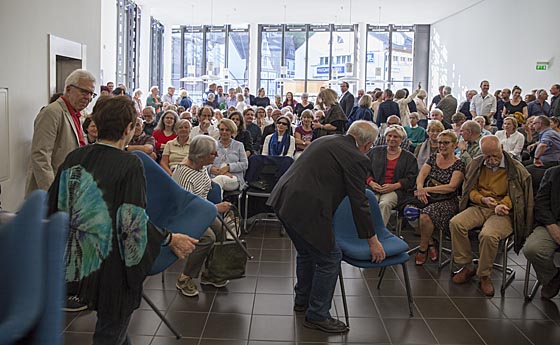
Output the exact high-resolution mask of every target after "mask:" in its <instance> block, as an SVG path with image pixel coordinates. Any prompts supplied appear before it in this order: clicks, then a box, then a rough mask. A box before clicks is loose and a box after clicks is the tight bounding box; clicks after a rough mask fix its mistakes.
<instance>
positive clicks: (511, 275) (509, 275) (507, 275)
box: [492, 237, 515, 296]
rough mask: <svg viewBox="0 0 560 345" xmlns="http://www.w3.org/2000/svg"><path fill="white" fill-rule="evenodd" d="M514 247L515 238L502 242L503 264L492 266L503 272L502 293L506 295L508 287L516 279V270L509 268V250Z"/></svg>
mask: <svg viewBox="0 0 560 345" xmlns="http://www.w3.org/2000/svg"><path fill="white" fill-rule="evenodd" d="M512 247H513V238H511V237H508V238H506V239H505V240H504V241H503V242H502V264H501V265H500V264H496V263H494V264H493V265H492V266H493V267H494V268H496V269H497V270H499V271H502V286H501V288H500V293H501V294H502V296H503V295H504V293H505V291H506V289H507V287H508V286H509V285H510V284H511V283H512V282H513V280H514V279H515V270H513V269H512V268H510V267H508V257H507V255H508V250H509V249H510V248H512Z"/></svg>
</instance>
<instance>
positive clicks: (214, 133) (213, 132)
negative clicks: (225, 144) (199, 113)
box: [190, 125, 220, 140]
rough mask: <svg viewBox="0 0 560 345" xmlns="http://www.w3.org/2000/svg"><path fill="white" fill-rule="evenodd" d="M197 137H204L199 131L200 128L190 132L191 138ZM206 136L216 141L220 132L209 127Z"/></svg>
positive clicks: (197, 127)
mask: <svg viewBox="0 0 560 345" xmlns="http://www.w3.org/2000/svg"><path fill="white" fill-rule="evenodd" d="M197 135H204V132H202V131H201V130H200V126H196V127H194V128H193V129H192V130H191V135H190V137H191V138H194V137H196V136H197ZM208 135H210V136H211V137H212V138H214V139H216V140H218V139H219V138H220V131H219V130H217V129H216V127H214V126H212V125H210V127H208Z"/></svg>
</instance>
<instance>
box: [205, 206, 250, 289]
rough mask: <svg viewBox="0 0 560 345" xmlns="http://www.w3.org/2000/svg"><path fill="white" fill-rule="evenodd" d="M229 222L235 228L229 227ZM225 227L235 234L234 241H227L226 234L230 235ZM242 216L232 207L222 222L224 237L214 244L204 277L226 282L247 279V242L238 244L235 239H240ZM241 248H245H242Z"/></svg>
mask: <svg viewBox="0 0 560 345" xmlns="http://www.w3.org/2000/svg"><path fill="white" fill-rule="evenodd" d="M226 217H227V218H229V222H230V223H233V227H231V226H229V224H228V220H227V219H226ZM225 227H228V228H229V229H230V230H231V232H232V233H233V234H230V236H232V237H231V238H232V239H225V240H224V237H227V235H225V234H224V232H225V233H226V234H228V233H230V232H229V231H226V229H225ZM240 228H241V226H240V215H239V210H237V208H236V207H235V206H233V205H232V208H230V210H229V211H228V212H226V214H225V215H224V221H223V222H222V235H221V236H220V237H221V238H220V241H219V242H216V243H214V247H213V248H212V251H211V252H210V254H209V255H208V258H207V260H206V271H205V272H204V276H205V277H207V278H208V279H210V280H213V281H224V280H231V279H239V278H243V277H245V269H246V266H247V253H246V250H247V249H246V248H247V243H246V242H245V240H239V242H237V241H236V240H235V239H233V236H236V237H239V234H240V230H241V229H240ZM241 246H243V247H245V248H242V247H241Z"/></svg>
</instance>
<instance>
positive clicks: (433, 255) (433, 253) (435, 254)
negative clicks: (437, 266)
mask: <svg viewBox="0 0 560 345" xmlns="http://www.w3.org/2000/svg"><path fill="white" fill-rule="evenodd" d="M428 256H429V257H430V260H432V261H437V260H438V258H439V243H438V241H437V240H434V243H432V244H428Z"/></svg>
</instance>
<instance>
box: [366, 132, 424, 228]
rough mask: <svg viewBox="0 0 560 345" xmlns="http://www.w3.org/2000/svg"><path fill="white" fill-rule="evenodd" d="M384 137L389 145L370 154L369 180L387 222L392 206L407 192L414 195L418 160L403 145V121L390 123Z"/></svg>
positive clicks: (400, 200) (409, 195)
mask: <svg viewBox="0 0 560 345" xmlns="http://www.w3.org/2000/svg"><path fill="white" fill-rule="evenodd" d="M385 140H386V141H387V146H376V147H374V148H372V149H371V150H370V151H369V152H368V154H367V156H368V157H369V159H370V161H371V168H370V177H369V178H368V179H367V184H368V186H369V187H370V188H371V189H372V190H373V191H374V192H375V197H376V198H377V201H378V202H379V208H380V210H381V216H382V217H383V222H384V223H385V225H387V222H389V217H390V216H391V210H392V209H393V208H395V206H397V204H399V203H402V202H404V201H405V200H406V198H407V196H408V197H412V192H413V190H414V184H415V182H416V175H418V163H417V162H416V158H415V157H414V155H413V154H412V153H410V152H409V151H407V150H403V149H402V148H401V147H400V145H401V143H402V141H403V140H406V132H405V130H404V128H402V127H401V126H400V125H391V126H389V127H387V129H385Z"/></svg>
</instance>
